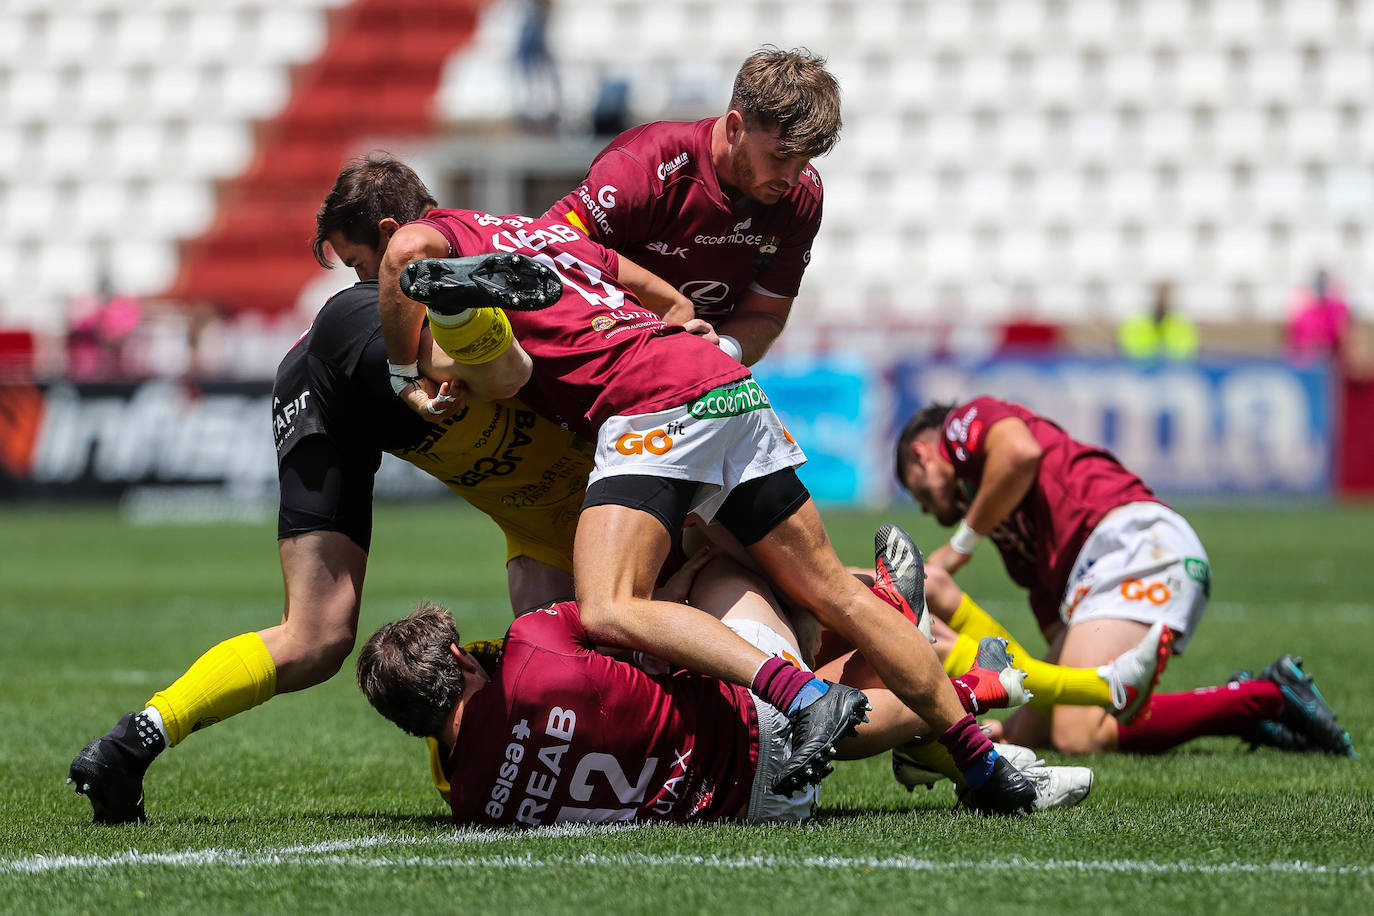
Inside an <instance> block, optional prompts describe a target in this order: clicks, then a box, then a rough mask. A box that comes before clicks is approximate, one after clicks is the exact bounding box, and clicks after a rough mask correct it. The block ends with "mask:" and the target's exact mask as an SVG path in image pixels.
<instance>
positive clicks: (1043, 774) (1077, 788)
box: [1021, 759, 1093, 811]
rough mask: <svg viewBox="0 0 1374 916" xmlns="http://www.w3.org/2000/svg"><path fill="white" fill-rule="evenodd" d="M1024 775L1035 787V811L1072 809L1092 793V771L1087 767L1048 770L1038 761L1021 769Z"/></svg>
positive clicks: (1043, 762)
mask: <svg viewBox="0 0 1374 916" xmlns="http://www.w3.org/2000/svg"><path fill="white" fill-rule="evenodd" d="M1021 774H1022V775H1023V776H1025V777H1026V779H1028V780H1030V783H1031V785H1033V786H1035V810H1036V811H1049V810H1050V809H1052V808H1072V807H1073V806H1074V805H1076V804H1078V803H1079V802H1081V801H1082V800H1083V799H1085V798H1087V797H1088V793H1089V792H1091V791H1092V790H1093V771H1092V770H1091V769H1090V768H1088V767H1058V766H1046V765H1045V761H1043V760H1039V759H1037V760H1036V761H1035V762H1034V763H1033V764H1032V765H1030V766H1025V767H1021Z"/></svg>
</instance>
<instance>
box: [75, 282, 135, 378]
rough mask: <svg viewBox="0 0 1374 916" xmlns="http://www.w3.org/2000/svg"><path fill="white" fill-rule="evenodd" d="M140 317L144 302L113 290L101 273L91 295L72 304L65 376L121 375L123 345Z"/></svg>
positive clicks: (113, 376) (100, 376)
mask: <svg viewBox="0 0 1374 916" xmlns="http://www.w3.org/2000/svg"><path fill="white" fill-rule="evenodd" d="M142 320H143V304H142V303H141V302H140V301H139V300H138V299H137V298H135V297H133V296H129V295H124V294H119V293H116V292H114V290H113V287H112V285H111V283H110V278H109V276H108V275H107V274H104V273H102V275H101V277H100V280H99V282H98V284H97V291H96V293H95V295H94V296H90V297H85V298H82V299H78V300H77V301H76V302H74V303H73V304H72V317H71V321H70V324H69V325H68V328H67V377H68V378H72V379H82V380H100V379H109V378H121V377H123V376H124V375H125V374H126V372H125V360H124V345H125V344H126V343H127V342H128V340H129V338H130V336H131V335H132V334H133V332H134V329H135V328H137V327H138V324H139V322H140V321H142Z"/></svg>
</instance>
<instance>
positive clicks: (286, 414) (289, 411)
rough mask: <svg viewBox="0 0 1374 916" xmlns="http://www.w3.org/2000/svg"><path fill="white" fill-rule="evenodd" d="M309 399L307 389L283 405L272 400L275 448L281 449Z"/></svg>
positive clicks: (274, 399) (308, 390)
mask: <svg viewBox="0 0 1374 916" xmlns="http://www.w3.org/2000/svg"><path fill="white" fill-rule="evenodd" d="M309 399H310V389H309V388H307V389H305V390H304V391H302V392H301V393H300V394H298V395H296V396H295V397H294V398H292V399H291V400H289V401H287V402H286V403H285V404H283V403H282V402H281V401H279V400H277V398H275V397H274V398H272V436H273V438H274V439H275V440H276V443H277V448H281V447H282V445H283V444H284V443H285V442H286V440H287V438H288V437H289V436H290V435H291V431H292V430H293V429H294V428H295V426H296V417H298V416H299V415H300V414H301V412H302V411H304V410H305V404H306V402H307V401H308V400H309Z"/></svg>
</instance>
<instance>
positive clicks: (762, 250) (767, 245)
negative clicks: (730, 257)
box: [754, 235, 778, 273]
mask: <svg viewBox="0 0 1374 916" xmlns="http://www.w3.org/2000/svg"><path fill="white" fill-rule="evenodd" d="M777 253H778V237H777V236H776V235H769V236H765V237H764V239H763V241H762V242H760V243H759V250H758V253H757V254H755V255H754V273H762V272H763V269H764V268H765V267H767V266H768V262H769V261H771V260H773V255H775V254H777Z"/></svg>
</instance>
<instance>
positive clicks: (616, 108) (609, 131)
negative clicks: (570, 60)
mask: <svg viewBox="0 0 1374 916" xmlns="http://www.w3.org/2000/svg"><path fill="white" fill-rule="evenodd" d="M630 127H631V125H630V81H629V80H628V79H626V78H625V77H623V76H619V75H610V74H608V75H604V76H602V77H601V82H600V83H599V84H598V86H597V90H596V102H595V104H594V105H593V106H592V134H593V135H594V136H597V137H614V136H616V135H618V134H623V133H625V131H627V130H629V129H630Z"/></svg>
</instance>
